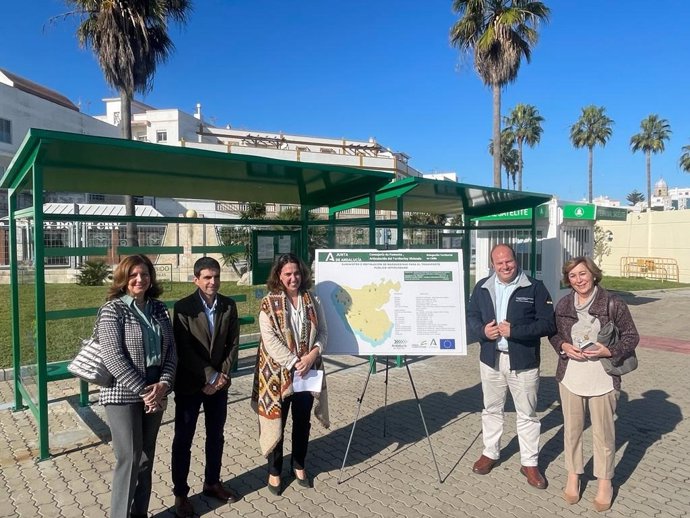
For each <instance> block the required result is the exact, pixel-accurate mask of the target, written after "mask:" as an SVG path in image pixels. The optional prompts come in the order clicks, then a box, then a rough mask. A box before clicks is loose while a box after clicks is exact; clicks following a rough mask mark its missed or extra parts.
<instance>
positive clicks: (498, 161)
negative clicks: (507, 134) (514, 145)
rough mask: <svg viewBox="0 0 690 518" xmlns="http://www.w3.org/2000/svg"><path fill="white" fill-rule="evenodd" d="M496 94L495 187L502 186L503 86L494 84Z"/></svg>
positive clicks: (494, 129)
mask: <svg viewBox="0 0 690 518" xmlns="http://www.w3.org/2000/svg"><path fill="white" fill-rule="evenodd" d="M491 88H492V89H493V94H494V124H493V126H494V127H493V131H494V187H499V188H500V187H501V87H500V85H497V84H495V85H492V87H491Z"/></svg>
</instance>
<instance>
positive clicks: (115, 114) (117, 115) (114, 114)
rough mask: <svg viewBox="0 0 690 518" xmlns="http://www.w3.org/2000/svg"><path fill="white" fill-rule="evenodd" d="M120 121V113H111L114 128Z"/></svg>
mask: <svg viewBox="0 0 690 518" xmlns="http://www.w3.org/2000/svg"><path fill="white" fill-rule="evenodd" d="M121 120H122V119H121V117H120V112H115V113H113V122H115V126H119V125H120V121H121Z"/></svg>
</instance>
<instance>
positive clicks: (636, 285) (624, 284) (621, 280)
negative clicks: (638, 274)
mask: <svg viewBox="0 0 690 518" xmlns="http://www.w3.org/2000/svg"><path fill="white" fill-rule="evenodd" d="M601 285H602V286H603V287H604V288H606V289H607V290H615V291H644V290H666V289H672V288H690V284H686V283H682V282H670V281H660V280H654V279H636V278H633V277H604V278H603V279H602V281H601Z"/></svg>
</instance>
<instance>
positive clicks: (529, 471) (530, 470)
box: [520, 466, 546, 489]
mask: <svg viewBox="0 0 690 518" xmlns="http://www.w3.org/2000/svg"><path fill="white" fill-rule="evenodd" d="M520 473H522V474H523V475H525V476H526V477H527V483H528V484H529V485H530V486H532V487H536V488H537V489H546V479H545V478H544V477H543V475H542V474H541V473H539V468H538V467H536V466H522V467H521V468H520Z"/></svg>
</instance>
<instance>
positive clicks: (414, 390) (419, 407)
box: [403, 356, 443, 484]
mask: <svg viewBox="0 0 690 518" xmlns="http://www.w3.org/2000/svg"><path fill="white" fill-rule="evenodd" d="M403 362H404V363H405V368H406V369H407V375H408V376H409V377H410V384H411V385H412V392H414V398H415V399H416V400H417V408H418V409H419V415H420V416H421V418H422V424H423V425H424V432H425V433H426V439H427V441H429V449H430V450H431V458H432V459H434V465H435V466H436V473H437V474H438V481H439V483H441V484H443V480H442V479H441V471H440V470H439V469H438V463H437V462H436V455H434V448H433V447H432V446H431V437H429V429H428V428H427V426H426V420H425V419H424V412H423V411H422V404H421V402H420V401H419V396H418V395H417V388H416V387H415V386H414V380H413V379H412V372H410V366H409V365H408V364H407V356H403Z"/></svg>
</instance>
